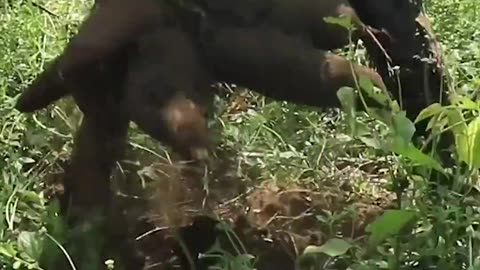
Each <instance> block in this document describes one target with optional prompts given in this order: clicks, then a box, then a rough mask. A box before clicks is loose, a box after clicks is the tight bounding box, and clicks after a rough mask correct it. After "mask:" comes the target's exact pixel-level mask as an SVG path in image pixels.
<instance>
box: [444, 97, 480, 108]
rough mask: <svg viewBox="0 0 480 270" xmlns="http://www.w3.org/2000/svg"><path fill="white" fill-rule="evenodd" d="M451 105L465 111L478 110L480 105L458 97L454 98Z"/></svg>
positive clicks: (466, 98)
mask: <svg viewBox="0 0 480 270" xmlns="http://www.w3.org/2000/svg"><path fill="white" fill-rule="evenodd" d="M451 103H452V104H453V105H455V106H456V107H458V108H460V109H463V110H478V109H479V105H478V104H477V103H476V102H475V101H473V100H471V99H470V98H468V97H466V96H456V97H454V98H452V101H451Z"/></svg>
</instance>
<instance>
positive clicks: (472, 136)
mask: <svg viewBox="0 0 480 270" xmlns="http://www.w3.org/2000/svg"><path fill="white" fill-rule="evenodd" d="M467 139H468V146H467V147H468V159H467V164H468V165H469V167H470V168H471V169H473V168H477V169H478V168H480V155H479V154H480V117H477V118H475V119H474V120H473V121H472V122H470V124H468V127H467Z"/></svg>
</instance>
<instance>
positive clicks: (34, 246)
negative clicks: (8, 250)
mask: <svg viewBox="0 0 480 270" xmlns="http://www.w3.org/2000/svg"><path fill="white" fill-rule="evenodd" d="M42 242H43V239H42V235H41V234H40V233H38V232H27V231H23V232H21V233H20V234H19V236H18V238H17V244H18V248H19V249H20V250H21V251H23V252H25V254H27V255H28V256H29V257H30V258H32V259H33V260H35V261H37V260H38V259H40V255H41V254H42Z"/></svg>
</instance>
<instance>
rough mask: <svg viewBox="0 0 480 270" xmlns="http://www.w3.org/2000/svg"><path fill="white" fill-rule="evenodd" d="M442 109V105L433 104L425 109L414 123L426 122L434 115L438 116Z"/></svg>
mask: <svg viewBox="0 0 480 270" xmlns="http://www.w3.org/2000/svg"><path fill="white" fill-rule="evenodd" d="M442 109H443V107H442V105H440V103H433V104H431V105H430V106H428V107H426V108H425V109H423V110H422V111H421V112H420V113H419V114H418V115H417V118H416V119H415V121H414V123H418V122H420V121H422V120H425V119H427V118H430V117H432V116H434V115H437V114H439V113H440V112H441V111H442Z"/></svg>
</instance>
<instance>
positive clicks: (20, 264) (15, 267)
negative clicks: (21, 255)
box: [12, 261, 22, 269]
mask: <svg viewBox="0 0 480 270" xmlns="http://www.w3.org/2000/svg"><path fill="white" fill-rule="evenodd" d="M20 267H22V262H21V261H15V262H14V263H13V265H12V268H13V269H20Z"/></svg>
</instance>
